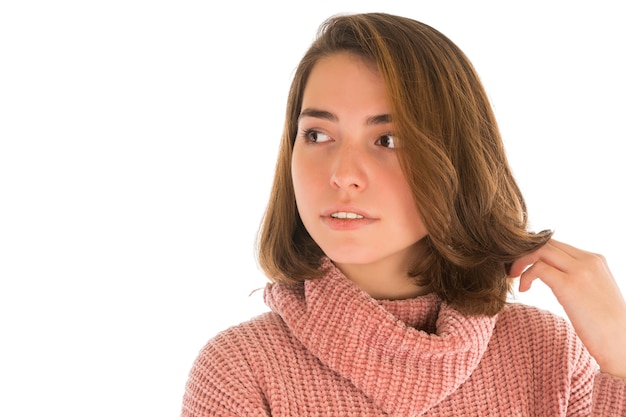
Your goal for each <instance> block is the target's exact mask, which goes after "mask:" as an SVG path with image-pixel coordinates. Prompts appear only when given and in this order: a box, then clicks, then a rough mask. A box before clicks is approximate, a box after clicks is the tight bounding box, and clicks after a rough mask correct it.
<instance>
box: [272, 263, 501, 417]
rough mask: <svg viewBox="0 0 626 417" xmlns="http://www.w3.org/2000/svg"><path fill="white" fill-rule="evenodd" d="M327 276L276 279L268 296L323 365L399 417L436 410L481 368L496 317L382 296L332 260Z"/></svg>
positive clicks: (425, 299) (431, 300)
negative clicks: (295, 280)
mask: <svg viewBox="0 0 626 417" xmlns="http://www.w3.org/2000/svg"><path fill="white" fill-rule="evenodd" d="M322 269H323V270H324V271H325V275H324V277H323V278H320V279H317V280H308V281H306V282H305V283H303V284H301V285H292V286H290V285H282V284H269V285H268V286H267V288H266V289H265V302H266V303H267V305H268V306H269V307H270V308H271V309H272V310H273V311H274V312H276V313H277V314H279V315H280V316H281V317H282V319H283V320H284V322H285V323H286V324H287V326H288V327H289V329H290V330H291V332H292V333H293V335H294V336H295V337H296V338H297V339H298V340H299V341H300V342H301V343H302V344H303V345H304V346H305V347H306V348H307V349H308V350H309V351H310V352H311V353H312V354H313V355H315V356H316V357H317V358H318V359H319V360H320V361H321V362H322V363H324V364H325V365H326V366H328V367H329V368H330V369H332V370H333V371H335V372H337V373H338V374H340V375H341V376H343V377H345V378H348V379H349V380H350V381H352V383H353V384H354V385H355V386H356V387H358V388H359V389H360V390H361V391H363V392H364V393H365V394H366V395H368V396H369V397H370V398H371V399H372V400H373V401H374V402H375V403H376V404H377V405H378V406H379V407H380V408H381V409H382V410H384V411H385V412H387V413H389V414H392V415H398V416H409V415H410V416H416V415H421V414H423V413H425V412H426V411H428V410H429V409H430V408H432V407H433V406H435V405H437V404H438V403H439V402H441V401H442V400H443V399H444V398H446V397H447V396H449V395H450V394H451V393H453V392H454V391H455V390H456V389H457V388H458V387H459V386H460V385H461V384H462V383H463V382H465V381H466V380H467V378H469V376H470V375H471V373H472V372H473V371H474V369H475V368H476V367H477V366H478V364H479V362H480V360H481V358H482V356H483V354H484V352H485V350H486V349H487V344H488V342H489V339H490V338H491V334H492V332H493V328H494V325H495V321H496V318H495V317H486V316H464V315H463V314H461V313H459V312H458V311H456V310H455V309H454V308H452V307H451V306H449V305H447V304H446V303H445V302H442V301H441V300H440V299H439V298H438V297H437V296H436V295H434V294H429V295H425V296H422V297H418V298H414V299H409V300H401V301H377V300H374V299H372V298H371V297H370V296H369V295H368V294H367V293H365V292H364V291H362V290H361V289H360V288H359V287H357V286H356V285H355V284H354V283H352V282H351V281H350V280H348V279H347V278H346V277H345V276H344V275H343V274H342V273H341V271H339V269H337V268H336V267H335V266H334V265H333V264H332V262H330V260H328V259H324V260H323V262H322Z"/></svg>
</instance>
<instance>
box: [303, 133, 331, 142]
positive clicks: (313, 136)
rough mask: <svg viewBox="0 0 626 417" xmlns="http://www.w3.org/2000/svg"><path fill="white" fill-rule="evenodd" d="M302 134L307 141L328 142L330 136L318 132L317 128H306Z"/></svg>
mask: <svg viewBox="0 0 626 417" xmlns="http://www.w3.org/2000/svg"><path fill="white" fill-rule="evenodd" d="M304 136H305V137H306V138H307V140H308V141H309V142H315V143H320V142H328V141H329V140H330V136H328V135H326V134H324V133H322V132H318V131H317V130H307V131H306V132H304Z"/></svg>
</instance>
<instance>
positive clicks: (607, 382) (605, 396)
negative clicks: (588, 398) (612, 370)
mask: <svg viewBox="0 0 626 417" xmlns="http://www.w3.org/2000/svg"><path fill="white" fill-rule="evenodd" d="M591 415H592V416H594V417H595V416H611V417H618V416H626V379H623V378H618V377H615V376H612V375H608V374H604V373H601V372H599V373H597V374H596V376H595V381H594V384H593V412H592V414H591Z"/></svg>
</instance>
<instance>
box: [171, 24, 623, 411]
mask: <svg viewBox="0 0 626 417" xmlns="http://www.w3.org/2000/svg"><path fill="white" fill-rule="evenodd" d="M259 261H260V265H261V266H262V268H263V269H264V271H265V272H266V274H267V275H268V277H269V278H270V280H271V281H272V283H270V284H268V286H267V288H266V290H265V300H266V302H267V304H268V305H269V307H270V308H271V312H269V313H266V314H264V315H261V316H259V317H256V318H254V319H252V320H251V321H249V322H246V323H243V324H240V325H238V326H235V327H233V328H231V329H228V330H226V331H224V332H222V333H220V334H219V335H217V336H216V337H215V338H213V339H212V340H211V341H209V343H208V344H207V345H206V346H205V348H204V349H203V350H202V351H201V353H200V355H199V357H198V358H197V360H196V362H195V364H194V366H193V369H192V370H191V373H190V376H189V380H188V383H187V387H186V392H185V396H184V400H183V411H182V415H183V416H270V415H271V416H313V415H315V416H346V415H359V416H382V415H393V416H421V415H424V416H452V415H454V416H476V415H480V416H503V415H507V416H508V415H529V416H530V415H532V416H546V417H547V416H549V417H554V416H589V415H593V416H622V415H626V302H625V301H624V299H623V297H622V295H621V294H620V291H619V289H618V286H617V285H616V283H615V280H614V279H613V277H612V276H611V273H610V271H609V270H608V268H607V266H606V263H605V261H604V259H603V258H602V257H601V256H599V255H595V254H591V253H587V252H584V251H582V250H579V249H576V248H573V247H571V246H568V245H566V244H564V243H562V242H558V241H556V240H554V239H552V236H551V232H549V231H543V232H540V233H532V232H530V231H528V230H527V214H526V207H525V204H524V200H523V197H522V195H521V193H520V190H519V189H518V187H517V185H516V183H515V181H514V179H513V177H512V175H511V171H510V169H509V166H508V163H507V159H506V157H505V153H504V149H503V145H502V141H501V138H500V135H499V132H498V128H497V125H496V121H495V119H494V115H493V113H492V110H491V108H490V105H489V102H488V99H487V97H486V94H485V92H484V90H483V87H482V85H481V83H480V81H479V79H478V76H477V75H476V73H475V71H474V69H473V67H472V65H471V64H470V62H469V61H468V59H467V58H466V57H465V56H464V54H463V53H462V52H461V51H460V50H459V49H458V48H457V47H456V46H455V45H454V44H453V43H452V42H451V41H450V40H449V39H447V38H446V37H445V36H444V35H442V34H441V33H439V32H438V31H436V30H434V29H433V28H431V27H429V26H427V25H424V24H422V23H419V22H416V21H414V20H411V19H407V18H403V17H398V16H392V15H387V14H379V13H374V14H359V15H348V16H337V17H334V18H331V19H329V20H328V21H327V22H325V23H324V24H323V25H322V27H321V28H320V32H319V35H318V38H317V39H316V41H315V42H314V43H313V44H312V46H311V47H310V49H309V50H308V52H307V53H306V55H305V56H304V58H303V59H302V61H301V62H300V65H299V66H298V68H297V71H296V74H295V77H294V80H293V83H292V87H291V91H290V93H289V99H288V104H287V115H286V123H285V131H284V134H283V137H282V143H281V149H280V154H279V157H278V163H277V167H276V176H275V180H274V186H273V190H272V195H271V198H270V203H269V205H268V209H267V213H266V216H265V219H264V223H263V227H262V230H261V234H260V239H259ZM518 276H520V284H519V285H520V289H521V290H522V291H524V290H526V289H528V288H529V287H530V285H531V283H532V281H533V280H534V279H536V278H539V279H541V280H543V281H544V282H545V283H546V284H547V285H548V286H550V288H551V289H552V290H553V292H554V294H555V295H556V297H557V298H558V300H559V302H560V303H561V304H562V306H563V307H564V309H565V311H566V312H567V314H568V316H569V319H570V322H571V325H570V324H568V323H567V322H566V321H565V320H563V319H561V318H559V317H556V316H554V315H552V314H550V313H548V312H545V311H542V310H539V309H536V308H533V307H529V306H524V305H520V304H508V303H507V302H506V299H507V294H508V292H509V290H510V288H511V285H512V278H511V277H518ZM598 367H599V369H598Z"/></svg>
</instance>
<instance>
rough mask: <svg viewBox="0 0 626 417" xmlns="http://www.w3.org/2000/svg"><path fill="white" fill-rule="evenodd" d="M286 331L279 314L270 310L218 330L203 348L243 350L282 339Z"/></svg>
mask: <svg viewBox="0 0 626 417" xmlns="http://www.w3.org/2000/svg"><path fill="white" fill-rule="evenodd" d="M288 332H289V330H288V328H287V327H286V326H285V323H284V322H283V320H282V319H281V318H280V316H279V315H278V314H276V313H274V312H271V311H270V312H266V313H262V314H260V315H258V316H256V317H253V318H251V319H249V320H246V321H244V322H242V323H239V324H236V325H234V326H231V327H228V328H226V329H224V330H222V331H220V332H219V333H217V334H216V335H214V336H213V337H212V338H211V339H209V341H208V342H207V344H206V345H205V347H204V350H207V349H211V350H232V349H236V350H238V351H245V350H247V349H253V348H255V347H258V346H259V345H260V344H264V343H272V341H273V339H282V338H284V337H286V336H287V334H288Z"/></svg>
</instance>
